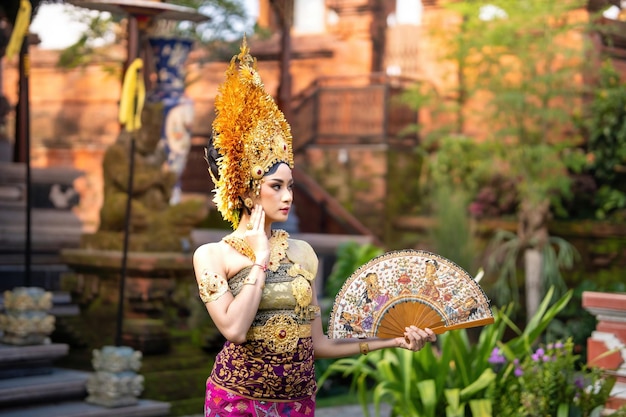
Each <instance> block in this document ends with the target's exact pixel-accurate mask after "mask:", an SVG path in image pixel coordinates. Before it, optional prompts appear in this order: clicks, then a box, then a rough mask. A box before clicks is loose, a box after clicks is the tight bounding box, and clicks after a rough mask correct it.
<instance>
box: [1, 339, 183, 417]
mask: <svg viewBox="0 0 626 417" xmlns="http://www.w3.org/2000/svg"><path fill="white" fill-rule="evenodd" d="M68 350H69V348H68V345H66V344H62V343H51V344H44V345H32V346H12V345H6V344H0V417H38V416H41V417H100V416H102V417H105V416H106V417H164V416H168V415H170V407H171V406H170V404H169V403H167V402H161V401H152V400H145V399H140V400H139V402H138V403H137V404H135V405H132V406H124V407H115V408H109V407H103V406H99V405H94V404H89V403H87V402H85V398H86V397H87V390H86V383H87V380H88V379H89V377H90V376H91V375H92V372H86V371H78V370H71V369H64V368H58V367H55V366H53V362H54V361H55V360H56V359H58V358H60V357H63V356H65V355H67V354H68Z"/></svg>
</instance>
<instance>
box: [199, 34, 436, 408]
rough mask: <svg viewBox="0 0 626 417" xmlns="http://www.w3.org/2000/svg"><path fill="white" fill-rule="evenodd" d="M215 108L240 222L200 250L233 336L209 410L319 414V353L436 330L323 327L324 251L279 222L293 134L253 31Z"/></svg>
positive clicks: (220, 197)
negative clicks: (339, 335)
mask: <svg viewBox="0 0 626 417" xmlns="http://www.w3.org/2000/svg"><path fill="white" fill-rule="evenodd" d="M237 61H238V62H237ZM215 107H216V118H215V120H214V122H213V138H212V142H211V143H210V145H209V148H208V149H207V155H206V156H207V161H208V163H209V168H210V169H209V172H210V174H211V176H212V178H213V182H214V184H215V198H214V202H215V203H216V205H217V208H218V210H219V211H220V213H221V214H222V216H223V217H224V219H226V220H228V221H230V222H231V223H232V225H233V229H234V231H233V232H232V233H231V234H229V235H228V236H226V237H225V238H224V239H222V240H221V241H219V242H215V243H207V244H205V245H202V246H200V247H199V248H198V249H197V250H196V252H195V253H194V257H193V262H194V270H195V272H196V279H197V282H198V288H199V293H200V297H201V298H202V300H203V302H204V303H205V305H206V308H207V310H208V312H209V314H210V316H211V318H212V319H213V321H214V322H215V325H216V326H217V328H218V329H219V331H220V332H221V333H222V335H223V336H224V337H225V338H226V340H227V341H226V343H225V344H224V347H223V349H222V350H221V351H220V352H219V354H218V355H217V357H216V360H215V365H214V368H213V370H212V372H211V375H210V376H209V378H208V380H207V391H206V402H205V416H207V417H209V416H211V417H213V416H220V417H224V416H261V415H262V416H276V417H302V416H313V415H314V413H315V391H316V383H315V371H314V359H315V358H336V357H343V356H349V355H354V354H358V353H361V354H367V353H368V352H369V351H372V350H376V349H382V348H387V347H401V348H405V349H409V350H413V351H417V350H419V349H421V348H422V347H423V346H424V345H425V343H426V342H428V341H434V340H435V335H434V333H433V332H432V331H431V330H429V329H425V330H423V329H418V328H416V327H413V326H412V327H410V328H407V329H406V332H405V335H404V336H405V337H398V338H395V339H329V338H328V337H326V335H324V333H323V330H322V321H321V317H320V308H319V304H318V301H317V294H316V291H315V285H314V284H313V280H314V278H315V276H316V273H317V264H318V260H317V257H316V255H315V253H314V251H313V249H312V248H311V246H310V245H309V244H308V243H306V242H304V241H300V240H294V239H289V236H288V234H287V233H286V232H285V231H282V230H272V223H274V222H284V221H286V220H287V217H288V215H289V211H290V209H291V207H292V203H293V178H292V174H291V170H292V168H293V155H292V150H291V141H292V137H291V131H290V128H289V125H288V124H287V122H286V120H285V118H284V116H283V114H282V113H281V112H280V110H279V109H278V108H277V106H276V104H275V103H274V101H273V99H272V97H271V96H270V95H269V94H267V93H266V92H265V90H264V86H263V84H262V82H261V79H260V77H259V75H258V73H257V72H256V68H255V62H254V60H253V58H252V57H251V56H250V55H249V50H248V47H247V45H246V42H245V39H244V42H243V44H242V47H241V52H240V54H239V55H237V56H235V57H233V59H232V61H231V63H230V66H229V68H228V70H227V72H226V80H225V81H224V83H223V84H222V85H221V86H220V87H219V90H218V96H217V97H216V100H215Z"/></svg>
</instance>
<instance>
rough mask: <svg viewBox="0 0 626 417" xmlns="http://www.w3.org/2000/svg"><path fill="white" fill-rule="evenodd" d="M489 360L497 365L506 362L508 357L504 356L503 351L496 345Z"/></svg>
mask: <svg viewBox="0 0 626 417" xmlns="http://www.w3.org/2000/svg"><path fill="white" fill-rule="evenodd" d="M488 362H489V363H490V364H492V365H497V364H501V363H506V358H505V357H504V355H503V354H502V352H500V349H499V348H497V347H495V348H493V350H492V351H491V356H489V359H488Z"/></svg>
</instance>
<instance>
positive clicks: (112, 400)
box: [86, 346, 143, 407]
mask: <svg viewBox="0 0 626 417" xmlns="http://www.w3.org/2000/svg"><path fill="white" fill-rule="evenodd" d="M141 359H142V354H141V352H139V351H137V350H133V349H132V348H130V347H128V346H104V347H103V348H102V349H100V350H98V349H95V350H94V351H93V359H92V364H93V368H94V370H95V371H96V372H95V373H94V374H93V375H92V376H91V377H89V379H88V380H87V392H88V393H89V396H88V397H87V400H86V401H87V402H88V403H91V404H97V405H101V406H104V407H123V406H129V405H135V404H137V403H138V402H139V399H138V398H137V397H139V395H141V393H142V391H143V376H141V375H138V374H137V373H136V372H137V371H138V370H139V368H141Z"/></svg>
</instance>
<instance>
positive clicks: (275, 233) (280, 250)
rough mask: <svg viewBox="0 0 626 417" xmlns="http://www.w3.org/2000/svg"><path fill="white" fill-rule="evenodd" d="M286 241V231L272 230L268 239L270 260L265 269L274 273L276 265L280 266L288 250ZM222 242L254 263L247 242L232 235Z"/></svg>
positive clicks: (287, 235)
mask: <svg viewBox="0 0 626 417" xmlns="http://www.w3.org/2000/svg"><path fill="white" fill-rule="evenodd" d="M287 239H289V233H287V232H286V231H284V230H280V229H278V230H272V235H271V236H270V239H269V243H270V259H269V261H268V265H267V268H268V269H270V270H271V271H273V272H276V270H277V269H278V265H280V261H282V260H283V259H284V258H285V257H286V256H287V249H289V242H288V241H287ZM222 240H223V241H224V242H226V243H227V244H228V245H230V246H231V247H232V248H233V249H235V250H236V251H237V252H239V253H240V254H242V255H243V256H245V257H246V258H248V259H250V260H251V261H252V262H255V261H256V256H255V255H254V251H253V250H252V248H251V247H250V244H249V243H248V241H247V240H245V239H242V238H240V237H237V236H233V235H230V236H226V237H225V238H223V239H222Z"/></svg>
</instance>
